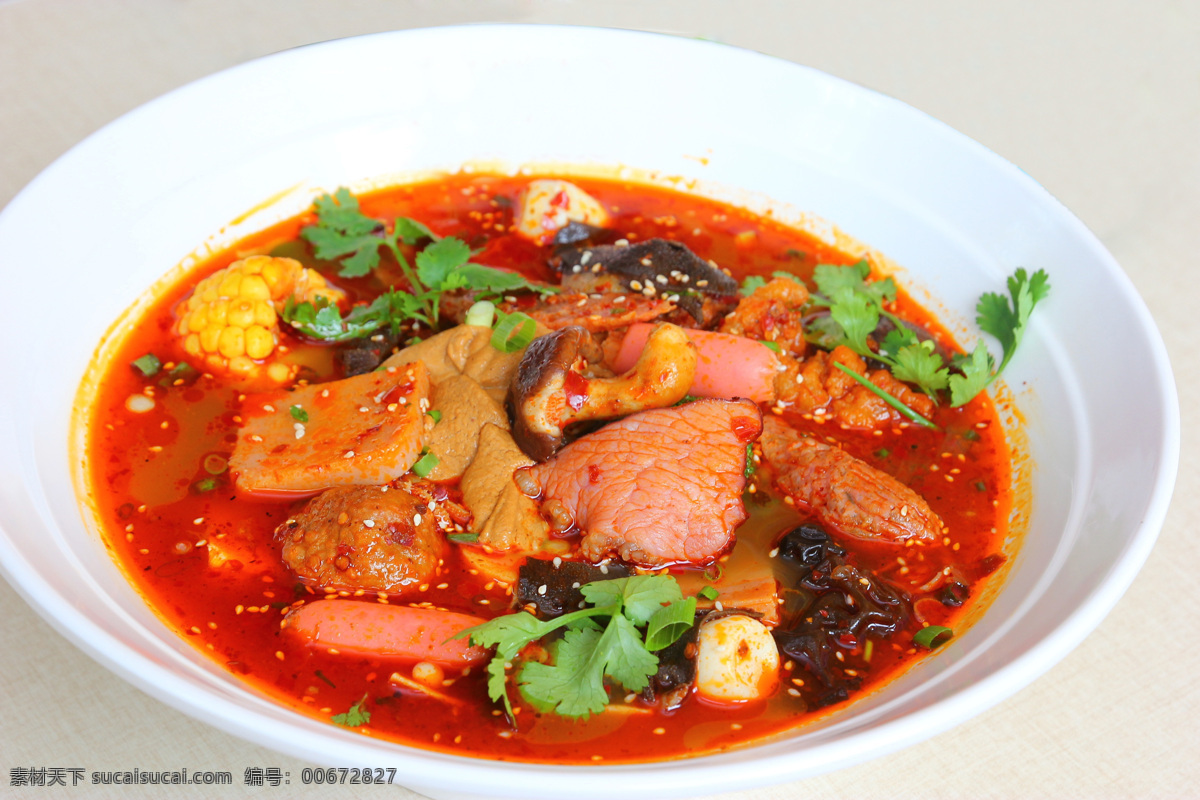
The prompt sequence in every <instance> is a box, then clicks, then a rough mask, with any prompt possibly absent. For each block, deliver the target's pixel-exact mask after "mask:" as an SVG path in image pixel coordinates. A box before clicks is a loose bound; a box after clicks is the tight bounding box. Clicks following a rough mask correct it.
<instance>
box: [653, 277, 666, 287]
mask: <svg viewBox="0 0 1200 800" xmlns="http://www.w3.org/2000/svg"><path fill="white" fill-rule="evenodd" d="M654 280H656V281H658V282H659V283H661V284H663V285H666V283H667V276H666V275H655V276H654Z"/></svg>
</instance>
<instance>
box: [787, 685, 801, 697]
mask: <svg viewBox="0 0 1200 800" xmlns="http://www.w3.org/2000/svg"><path fill="white" fill-rule="evenodd" d="M787 693H788V694H790V695H791V696H792V697H799V696H800V690H799V689H797V688H795V687H794V686H789V687H788V690H787Z"/></svg>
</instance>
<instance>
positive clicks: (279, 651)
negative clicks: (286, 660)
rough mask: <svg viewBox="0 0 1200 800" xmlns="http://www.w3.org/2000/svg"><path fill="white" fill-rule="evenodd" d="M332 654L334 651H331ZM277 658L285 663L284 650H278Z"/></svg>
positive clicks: (276, 652)
mask: <svg viewBox="0 0 1200 800" xmlns="http://www.w3.org/2000/svg"><path fill="white" fill-rule="evenodd" d="M330 652H332V651H330ZM275 657H276V658H278V659H279V660H280V661H283V651H282V650H276V651H275Z"/></svg>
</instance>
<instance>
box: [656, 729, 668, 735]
mask: <svg viewBox="0 0 1200 800" xmlns="http://www.w3.org/2000/svg"><path fill="white" fill-rule="evenodd" d="M666 732H667V729H666V728H655V729H654V733H657V734H658V735H659V736H662V735H663V734H664V733H666Z"/></svg>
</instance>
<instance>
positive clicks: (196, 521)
mask: <svg viewBox="0 0 1200 800" xmlns="http://www.w3.org/2000/svg"><path fill="white" fill-rule="evenodd" d="M192 524H193V525H203V524H204V517H196V518H195V519H194V520H192Z"/></svg>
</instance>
